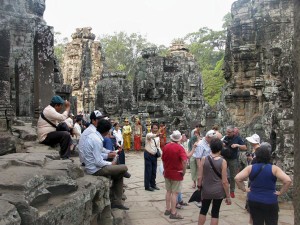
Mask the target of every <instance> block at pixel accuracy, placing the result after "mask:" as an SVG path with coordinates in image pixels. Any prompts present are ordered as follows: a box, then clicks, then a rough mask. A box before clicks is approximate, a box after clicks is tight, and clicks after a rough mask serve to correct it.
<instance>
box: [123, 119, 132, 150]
mask: <svg viewBox="0 0 300 225" xmlns="http://www.w3.org/2000/svg"><path fill="white" fill-rule="evenodd" d="M124 122H125V125H124V126H123V139H124V150H127V151H129V150H130V142H131V132H132V131H131V126H130V125H129V121H128V119H127V118H126V119H125V120H124Z"/></svg>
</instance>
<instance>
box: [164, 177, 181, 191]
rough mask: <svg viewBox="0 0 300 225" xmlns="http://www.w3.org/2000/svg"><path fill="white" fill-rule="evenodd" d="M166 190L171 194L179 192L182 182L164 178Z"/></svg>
mask: <svg viewBox="0 0 300 225" xmlns="http://www.w3.org/2000/svg"><path fill="white" fill-rule="evenodd" d="M165 184H166V190H167V191H171V192H181V188H182V181H179V180H170V179H168V178H165Z"/></svg>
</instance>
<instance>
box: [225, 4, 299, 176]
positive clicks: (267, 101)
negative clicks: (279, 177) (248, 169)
mask: <svg viewBox="0 0 300 225" xmlns="http://www.w3.org/2000/svg"><path fill="white" fill-rule="evenodd" d="M232 16H233V23H232V25H231V27H230V28H229V30H228V36H227V45H226V55H225V65H224V70H225V79H226V80H227V85H226V86H225V90H224V96H223V97H224V101H225V110H227V112H228V114H229V115H230V120H231V121H230V122H232V123H233V124H235V125H237V126H239V127H243V131H244V133H245V134H248V135H250V134H253V133H254V132H256V133H258V134H259V135H260V136H261V138H262V140H263V141H269V142H271V144H272V146H273V150H272V151H273V153H274V155H275V156H276V162H277V164H278V165H280V166H282V168H284V170H285V171H287V172H290V171H292V169H293V164H294V163H293V152H294V148H293V147H294V146H293V130H294V121H293V101H294V100H293V95H294V79H293V74H292V70H291V68H292V65H291V57H292V55H291V50H292V37H293V34H294V21H293V3H292V1H286V0H277V1H267V0H262V1H261V0H260V1H258V0H254V1H251V0H239V1H236V2H235V3H233V5H232ZM230 122H229V121H228V123H230Z"/></svg>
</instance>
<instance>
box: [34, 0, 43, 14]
mask: <svg viewBox="0 0 300 225" xmlns="http://www.w3.org/2000/svg"><path fill="white" fill-rule="evenodd" d="M45 9H46V4H45V0H33V12H34V13H35V14H36V15H38V16H43V15H44V12H45Z"/></svg>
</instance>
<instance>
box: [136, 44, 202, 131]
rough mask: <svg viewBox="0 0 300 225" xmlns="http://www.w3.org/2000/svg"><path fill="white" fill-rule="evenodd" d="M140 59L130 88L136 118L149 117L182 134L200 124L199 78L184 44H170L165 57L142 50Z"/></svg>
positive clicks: (192, 58)
mask: <svg viewBox="0 0 300 225" xmlns="http://www.w3.org/2000/svg"><path fill="white" fill-rule="evenodd" d="M142 56H143V58H144V60H143V61H142V62H140V63H139V65H138V69H137V74H136V76H135V79H134V84H133V94H134V98H135V100H136V106H137V108H138V114H140V115H141V116H139V117H143V115H149V117H150V118H151V119H152V120H156V121H159V122H165V123H166V124H168V127H169V128H170V130H174V129H180V130H181V131H184V130H186V129H187V128H188V127H190V126H191V125H192V124H194V123H195V122H196V121H201V119H202V118H201V109H202V108H203V106H204V100H203V95H202V78H201V74H200V73H199V69H198V65H197V63H196V61H195V60H194V57H193V56H192V55H191V54H190V53H189V52H188V49H187V48H186V47H185V46H184V43H182V42H177V43H176V42H175V43H173V44H172V46H171V47H170V55H169V56H167V57H160V56H157V55H156V49H155V48H148V49H145V50H144V51H143V53H142Z"/></svg>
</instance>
